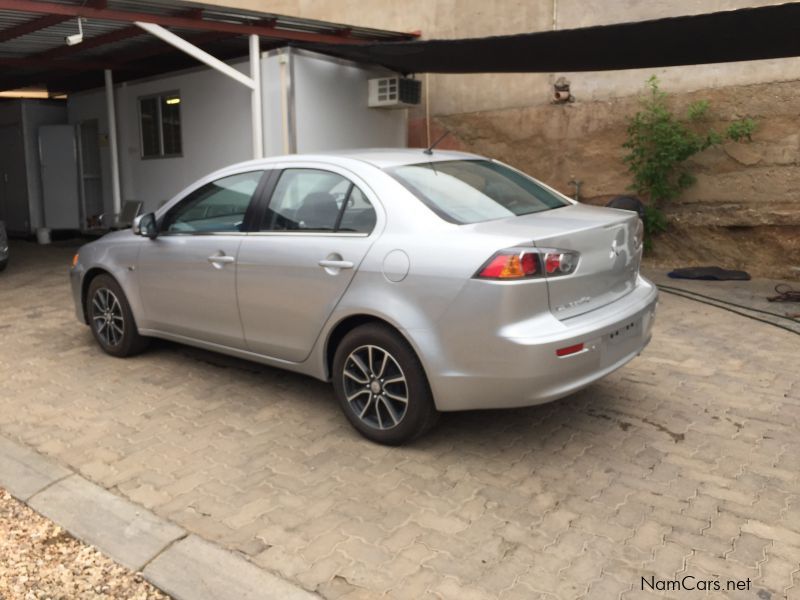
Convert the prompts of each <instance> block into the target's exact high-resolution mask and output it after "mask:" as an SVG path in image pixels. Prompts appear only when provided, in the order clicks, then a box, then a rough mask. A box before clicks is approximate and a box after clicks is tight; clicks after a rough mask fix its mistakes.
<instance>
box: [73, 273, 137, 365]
mask: <svg viewBox="0 0 800 600" xmlns="http://www.w3.org/2000/svg"><path fill="white" fill-rule="evenodd" d="M85 309H86V316H87V318H88V320H89V327H90V328H91V330H92V335H93V336H94V339H95V340H96V341H97V343H98V344H99V345H100V347H101V348H102V349H103V351H104V352H106V353H107V354H110V355H111V356H116V357H117V358H125V357H127V356H133V355H134V354H138V353H139V352H141V351H142V350H144V349H145V348H146V347H147V345H148V343H149V341H150V340H149V339H148V338H146V337H144V336H141V335H139V330H138V329H137V328H136V321H134V319H133V313H132V312H131V307H130V304H128V299H127V298H126V297H125V293H124V292H123V291H122V288H121V287H120V285H119V283H117V281H116V280H115V279H114V278H113V277H111V276H110V275H98V276H97V277H95V278H94V279H92V281H91V283H90V284H89V290H88V293H87V294H86V307H85Z"/></svg>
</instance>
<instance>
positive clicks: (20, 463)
mask: <svg viewBox="0 0 800 600" xmlns="http://www.w3.org/2000/svg"><path fill="white" fill-rule="evenodd" d="M70 474H72V471H70V470H69V469H65V468H64V467H62V466H61V465H59V464H57V463H55V462H53V461H52V460H50V459H48V458H45V457H43V456H42V455H41V454H39V453H37V452H34V451H33V450H31V449H30V448H27V447H25V446H22V445H20V444H17V443H15V442H12V441H11V440H8V439H6V438H4V437H2V436H0V486H2V487H4V488H5V489H7V490H8V491H9V493H10V494H11V495H12V496H14V497H15V498H19V499H20V500H22V501H23V502H25V501H27V500H28V498H30V497H31V496H33V495H34V494H35V493H37V492H40V491H42V490H43V489H44V488H46V487H47V486H49V485H52V484H53V483H55V482H56V481H58V480H59V479H64V478H65V477H68V476H69V475H70Z"/></svg>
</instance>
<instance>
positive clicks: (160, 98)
mask: <svg viewBox="0 0 800 600" xmlns="http://www.w3.org/2000/svg"><path fill="white" fill-rule="evenodd" d="M171 96H177V97H178V99H180V100H181V102H178V123H179V125H180V130H181V133H180V140H181V151H180V152H178V153H172V154H166V153H165V152H164V117H163V112H162V107H161V105H162V103H163V102H164V100H165V98H169V97H171ZM152 99H156V108H157V109H158V110H157V113H156V130H157V131H158V150H159V154H150V155H145V153H144V127H142V101H143V100H152ZM182 103H183V99H182V98H181V93H180V90H171V91H166V92H156V93H154V94H144V95H142V96H139V97H137V98H136V110H137V113H138V116H139V158H140V159H141V160H158V159H161V158H183V115H182V110H181V104H182Z"/></svg>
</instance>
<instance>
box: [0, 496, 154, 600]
mask: <svg viewBox="0 0 800 600" xmlns="http://www.w3.org/2000/svg"><path fill="white" fill-rule="evenodd" d="M0 598H2V599H4V600H18V599H19V600H39V599H41V600H45V599H47V600H67V599H70V600H71V599H74V598H81V599H82V600H83V599H87V600H88V599H97V600H101V599H103V600H104V599H109V600H112V599H113V600H168V599H169V596H167V595H166V594H164V593H163V592H161V591H160V590H158V589H157V588H155V587H153V586H152V585H151V584H149V583H148V582H146V581H145V580H144V579H143V578H142V576H141V575H140V574H138V573H132V572H131V571H129V570H128V569H126V568H125V567H122V566H120V565H118V564H117V563H115V562H114V561H113V560H111V559H110V558H108V557H107V556H104V555H103V554H101V553H100V552H99V551H98V550H97V549H96V548H94V547H92V546H88V545H86V544H84V543H82V542H80V541H78V540H76V539H75V538H74V537H72V536H71V535H70V534H69V533H68V532H66V531H64V530H63V529H62V528H61V527H59V526H58V525H56V524H55V523H53V522H52V521H49V520H48V519H46V518H44V517H43V516H41V515H40V514H38V513H37V512H34V511H33V510H31V509H30V508H28V507H27V506H26V505H25V504H23V503H21V502H19V501H18V500H16V499H14V498H13V497H12V496H11V494H9V493H8V492H7V491H6V490H4V489H2V488H0Z"/></svg>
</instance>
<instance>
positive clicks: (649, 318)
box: [71, 149, 657, 444]
mask: <svg viewBox="0 0 800 600" xmlns="http://www.w3.org/2000/svg"><path fill="white" fill-rule="evenodd" d="M641 253H642V224H641V222H640V221H639V219H638V217H637V215H636V214H635V213H632V212H627V211H620V210H614V209H607V208H597V207H592V206H585V205H581V204H578V203H576V202H574V201H572V200H570V199H569V198H567V197H565V196H563V195H561V194H559V193H558V192H556V191H554V190H553V189H551V188H549V187H547V186H546V185H544V184H542V183H540V182H538V181H536V180H535V179H532V178H531V177H529V176H527V175H525V174H523V173H521V172H520V171H517V170H515V169H513V168H511V167H509V166H506V165H504V164H502V163H500V162H497V161H494V160H490V159H487V158H483V157H480V156H476V155H470V154H463V153H456V152H444V151H442V152H440V151H435V152H433V153H432V154H426V153H424V152H423V151H421V150H411V149H409V150H365V151H353V152H338V153H335V154H329V155H313V156H311V155H307V156H303V155H295V156H284V157H277V158H270V159H266V160H259V161H252V162H247V163H242V164H238V165H235V166H232V167H229V168H226V169H224V170H221V171H218V172H216V173H214V174H212V175H209V176H208V177H206V178H204V179H202V180H201V181H199V182H197V183H195V184H194V185H192V186H190V187H189V188H187V189H186V190H184V191H182V192H181V193H179V194H178V195H177V196H176V197H175V198H173V199H172V200H171V201H169V202H167V203H166V204H165V205H164V206H163V207H162V208H161V209H159V210H158V211H156V212H155V213H148V214H145V215H143V216H141V217H139V218H138V219H137V220H136V221H135V223H134V225H133V228H132V229H128V230H124V231H118V232H116V233H112V234H109V235H106V236H105V237H103V238H101V239H100V240H98V241H95V242H92V243H90V244H87V245H85V246H83V247H82V248H81V249H80V251H79V253H78V254H77V255H76V256H75V258H74V260H73V266H72V269H71V282H72V291H73V295H74V299H75V306H76V309H77V316H78V319H79V320H80V321H81V322H83V323H86V324H88V325H89V326H90V327H91V330H92V333H93V334H94V337H95V339H96V340H97V342H98V343H99V344H100V346H101V347H102V348H103V350H105V351H106V352H107V353H109V354H111V355H113V356H118V357H124V356H130V355H132V354H134V353H136V352H139V351H141V350H142V349H144V347H145V346H146V343H147V340H148V338H151V337H158V338H165V339H168V340H172V341H176V342H181V343H185V344H191V345H194V346H199V347H202V348H206V349H209V350H214V351H218V352H223V353H226V354H230V355H233V356H238V357H241V358H245V359H249V360H253V361H257V362H260V363H264V364H267V365H271V366H274V367H278V368H282V369H289V370H292V371H297V372H300V373H304V374H306V375H310V376H312V377H316V378H319V379H322V380H326V381H332V383H333V387H334V390H335V393H336V397H337V398H338V400H339V402H340V404H341V406H342V409H343V411H344V413H345V415H346V416H347V418H348V419H349V420H350V422H351V423H352V424H353V425H354V426H355V427H356V429H358V431H360V432H361V433H362V434H363V435H365V436H366V437H367V438H369V439H371V440H374V441H376V442H380V443H384V444H400V443H403V442H405V441H408V440H410V439H412V438H414V437H416V436H418V435H420V434H422V433H423V432H425V431H426V430H427V429H429V428H430V427H431V426H432V425H433V424H434V422H435V421H436V418H437V415H438V414H439V412H441V411H456V410H467V409H485V408H509V407H518V406H529V405H533V404H539V403H543V402H548V401H551V400H555V399H557V398H561V397H563V396H566V395H568V394H570V393H572V392H574V391H576V390H578V389H580V388H583V387H585V386H587V385H589V384H590V383H592V382H593V381H596V380H598V379H599V378H601V377H603V376H605V375H607V374H609V373H611V372H612V371H614V370H615V369H618V368H620V367H621V366H623V365H624V364H625V363H627V362H628V361H630V360H631V359H633V358H634V357H635V356H636V355H637V354H639V353H640V352H641V351H642V349H643V348H644V347H645V346H646V345H647V343H648V342H649V340H650V331H651V326H652V324H653V318H654V314H655V306H656V297H657V292H656V289H655V287H654V286H653V285H652V284H651V283H649V282H648V281H647V280H645V279H644V278H642V277H641V276H640V275H639V262H640V259H641Z"/></svg>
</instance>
